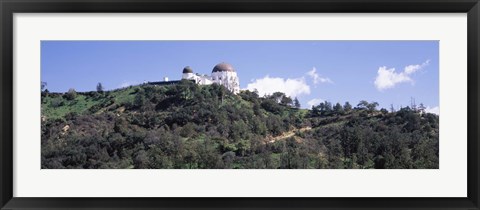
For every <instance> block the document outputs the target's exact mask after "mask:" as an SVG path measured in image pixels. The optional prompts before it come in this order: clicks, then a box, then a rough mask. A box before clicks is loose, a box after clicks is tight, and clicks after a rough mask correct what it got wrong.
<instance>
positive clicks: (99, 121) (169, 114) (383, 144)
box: [41, 81, 439, 169]
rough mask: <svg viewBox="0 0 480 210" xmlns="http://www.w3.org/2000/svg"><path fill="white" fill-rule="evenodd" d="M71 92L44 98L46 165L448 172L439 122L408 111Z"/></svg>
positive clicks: (132, 91)
mask: <svg viewBox="0 0 480 210" xmlns="http://www.w3.org/2000/svg"><path fill="white" fill-rule="evenodd" d="M69 92H70V91H69ZM69 94H73V92H72V93H66V94H63V98H62V94H48V95H47V94H42V115H44V117H45V119H44V120H42V142H41V144H42V168H85V169H86V168H183V169H198V168H232V169H242V168H249V169H261V168H269V169H275V168H292V169H293V168H352V169H362V168H405V169H407V168H438V167H439V162H438V161H439V158H438V155H439V151H438V148H439V147H438V120H439V118H438V116H437V115H434V114H427V113H422V112H420V111H418V110H413V109H410V108H408V107H407V108H402V109H400V110H399V111H397V112H388V111H386V110H383V109H382V110H380V111H377V106H378V103H376V102H367V101H362V102H360V103H359V105H358V106H357V107H356V108H355V109H352V106H351V105H350V104H349V103H348V102H347V103H345V104H344V105H343V106H342V105H341V104H340V103H336V104H334V105H332V103H330V102H327V101H325V102H323V103H320V104H319V105H318V106H314V107H313V108H312V110H302V109H299V107H300V106H299V103H298V100H297V99H296V98H295V99H294V100H292V99H291V98H289V97H287V96H285V94H283V93H274V94H272V95H271V96H266V97H259V96H258V93H257V92H251V91H242V92H241V93H239V94H238V95H233V94H232V93H230V92H229V91H228V90H226V89H225V88H224V87H223V86H220V85H209V86H197V85H195V84H194V83H192V82H189V81H182V82H181V83H180V84H176V85H167V86H149V85H144V86H137V87H133V88H125V89H122V90H116V91H105V92H103V93H98V92H96V91H92V92H88V93H76V92H75V93H74V95H75V96H73V97H72V96H67V95H69ZM51 109H53V110H66V111H65V112H66V113H65V114H63V115H49V113H54V112H52V110H51ZM45 110H48V112H44V111H45Z"/></svg>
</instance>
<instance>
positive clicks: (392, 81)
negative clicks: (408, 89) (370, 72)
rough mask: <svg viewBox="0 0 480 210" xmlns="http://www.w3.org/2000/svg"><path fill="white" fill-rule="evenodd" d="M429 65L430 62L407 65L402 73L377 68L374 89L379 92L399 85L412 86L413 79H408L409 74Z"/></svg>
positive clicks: (384, 67) (383, 67)
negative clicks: (407, 84)
mask: <svg viewBox="0 0 480 210" xmlns="http://www.w3.org/2000/svg"><path fill="white" fill-rule="evenodd" d="M429 63H430V60H427V61H425V62H423V63H422V64H415V65H408V66H405V68H404V70H403V71H402V72H396V71H395V68H390V69H389V68H387V67H386V66H382V67H380V68H378V71H377V77H376V78H375V82H374V84H375V87H376V88H377V90H379V91H383V90H386V89H390V88H393V87H395V85H397V84H399V83H407V82H409V83H411V84H413V82H414V81H413V79H412V78H411V77H410V75H411V74H413V73H415V72H417V71H418V70H420V69H422V68H424V67H425V66H427V65H428V64H429Z"/></svg>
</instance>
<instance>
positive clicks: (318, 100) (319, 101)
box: [307, 98, 325, 108]
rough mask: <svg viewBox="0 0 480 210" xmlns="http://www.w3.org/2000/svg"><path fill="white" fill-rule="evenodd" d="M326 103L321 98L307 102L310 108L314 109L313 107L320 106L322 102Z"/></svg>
mask: <svg viewBox="0 0 480 210" xmlns="http://www.w3.org/2000/svg"><path fill="white" fill-rule="evenodd" d="M324 101H325V100H323V99H320V98H314V99H312V100H310V101H308V102H307V104H308V108H312V106H316V105H318V104H320V103H321V102H324Z"/></svg>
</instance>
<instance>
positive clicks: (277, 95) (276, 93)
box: [270, 92, 286, 103]
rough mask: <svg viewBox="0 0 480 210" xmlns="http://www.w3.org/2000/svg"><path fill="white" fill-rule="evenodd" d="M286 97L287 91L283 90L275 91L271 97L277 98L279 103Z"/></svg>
mask: <svg viewBox="0 0 480 210" xmlns="http://www.w3.org/2000/svg"><path fill="white" fill-rule="evenodd" d="M284 97H286V95H285V93H282V92H275V93H273V94H272V95H271V96H270V98H271V99H273V100H275V101H276V102H277V103H280V102H282V99H283V98H284Z"/></svg>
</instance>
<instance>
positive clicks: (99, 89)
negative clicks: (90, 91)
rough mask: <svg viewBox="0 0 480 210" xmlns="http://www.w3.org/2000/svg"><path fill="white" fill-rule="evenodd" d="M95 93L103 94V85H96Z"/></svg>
mask: <svg viewBox="0 0 480 210" xmlns="http://www.w3.org/2000/svg"><path fill="white" fill-rule="evenodd" d="M97 92H99V93H103V85H102V83H100V82H99V83H98V84H97Z"/></svg>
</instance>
